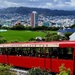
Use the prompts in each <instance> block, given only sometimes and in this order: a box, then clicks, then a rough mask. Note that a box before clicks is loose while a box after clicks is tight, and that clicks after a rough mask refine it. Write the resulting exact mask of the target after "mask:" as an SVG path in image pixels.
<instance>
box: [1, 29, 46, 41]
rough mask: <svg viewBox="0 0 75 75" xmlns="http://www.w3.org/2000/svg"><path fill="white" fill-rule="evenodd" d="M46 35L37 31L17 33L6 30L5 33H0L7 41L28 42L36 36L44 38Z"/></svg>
mask: <svg viewBox="0 0 75 75" xmlns="http://www.w3.org/2000/svg"><path fill="white" fill-rule="evenodd" d="M45 35H46V34H45V33H43V32H38V31H17V30H15V31H14V30H8V31H7V32H0V36H3V37H4V38H5V39H6V40H7V41H14V40H18V41H28V40H29V39H30V38H35V37H37V36H41V37H44V36H45Z"/></svg>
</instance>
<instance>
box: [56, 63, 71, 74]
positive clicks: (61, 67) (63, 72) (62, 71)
mask: <svg viewBox="0 0 75 75" xmlns="http://www.w3.org/2000/svg"><path fill="white" fill-rule="evenodd" d="M59 70H60V73H59V74H56V75H70V72H71V71H70V69H66V67H65V66H64V64H62V65H61V66H60V67H59Z"/></svg>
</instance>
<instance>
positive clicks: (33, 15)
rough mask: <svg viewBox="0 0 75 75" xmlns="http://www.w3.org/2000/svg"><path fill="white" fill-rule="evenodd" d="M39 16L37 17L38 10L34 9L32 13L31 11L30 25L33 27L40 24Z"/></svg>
mask: <svg viewBox="0 0 75 75" xmlns="http://www.w3.org/2000/svg"><path fill="white" fill-rule="evenodd" d="M37 20H38V18H37V13H36V11H33V12H32V13H31V15H30V25H31V26H32V27H35V26H37V25H38V21H37Z"/></svg>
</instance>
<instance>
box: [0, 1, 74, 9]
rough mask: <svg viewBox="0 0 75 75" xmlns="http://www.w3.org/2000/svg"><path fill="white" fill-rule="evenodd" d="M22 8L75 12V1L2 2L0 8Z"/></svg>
mask: <svg viewBox="0 0 75 75" xmlns="http://www.w3.org/2000/svg"><path fill="white" fill-rule="evenodd" d="M20 6H25V7H37V8H49V9H59V10H60V9H61V10H75V0H0V8H7V7H20Z"/></svg>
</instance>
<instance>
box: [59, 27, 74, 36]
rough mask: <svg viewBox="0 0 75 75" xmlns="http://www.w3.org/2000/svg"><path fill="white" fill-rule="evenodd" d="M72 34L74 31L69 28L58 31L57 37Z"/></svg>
mask: <svg viewBox="0 0 75 75" xmlns="http://www.w3.org/2000/svg"><path fill="white" fill-rule="evenodd" d="M74 32H75V28H74V29H71V28H67V29H59V30H58V35H61V36H64V34H65V33H74Z"/></svg>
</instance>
